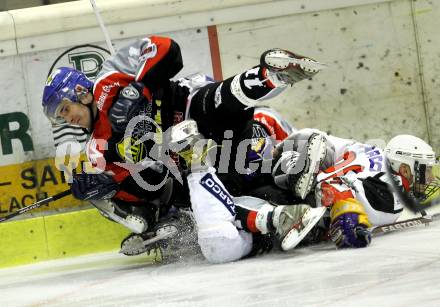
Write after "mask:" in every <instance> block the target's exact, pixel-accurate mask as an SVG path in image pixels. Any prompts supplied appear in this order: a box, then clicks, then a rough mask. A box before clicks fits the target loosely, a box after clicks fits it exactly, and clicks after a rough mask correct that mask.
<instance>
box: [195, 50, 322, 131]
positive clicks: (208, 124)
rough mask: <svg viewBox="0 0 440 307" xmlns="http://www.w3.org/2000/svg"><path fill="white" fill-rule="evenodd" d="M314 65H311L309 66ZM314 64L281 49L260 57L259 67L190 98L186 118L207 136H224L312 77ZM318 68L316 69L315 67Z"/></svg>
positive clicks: (315, 63) (210, 85)
mask: <svg viewBox="0 0 440 307" xmlns="http://www.w3.org/2000/svg"><path fill="white" fill-rule="evenodd" d="M312 63H313V65H315V66H316V67H315V66H313V67H312V66H310V65H312ZM318 64H319V63H317V62H316V61H314V60H312V59H309V58H306V57H302V56H297V55H294V54H293V53H291V52H289V51H285V50H281V49H271V50H268V51H266V52H265V53H263V55H262V56H261V64H260V65H259V66H256V67H254V68H252V69H249V70H247V71H245V72H243V73H241V74H238V75H236V76H233V77H231V78H228V79H226V80H224V81H221V82H216V83H212V84H209V85H207V86H204V87H202V88H200V89H199V90H198V92H197V93H196V94H195V95H194V96H192V98H191V105H190V108H189V117H191V118H192V119H194V120H196V121H197V123H198V125H199V130H200V131H201V132H202V134H203V135H205V136H206V137H212V135H214V136H219V137H220V138H222V137H223V131H224V130H227V129H231V130H238V131H240V129H241V128H242V126H241V125H242V123H244V122H246V121H247V120H250V119H252V117H253V113H254V111H253V107H254V106H255V105H257V104H258V103H259V102H261V101H264V100H267V99H270V98H272V97H274V96H276V95H278V94H279V93H280V92H281V91H283V90H284V89H285V88H286V87H287V86H288V85H293V84H294V83H296V82H299V81H301V80H303V79H306V78H311V77H312V76H313V75H315V74H316V73H317V72H318V71H319V68H321V66H319V65H318ZM318 66H319V68H318Z"/></svg>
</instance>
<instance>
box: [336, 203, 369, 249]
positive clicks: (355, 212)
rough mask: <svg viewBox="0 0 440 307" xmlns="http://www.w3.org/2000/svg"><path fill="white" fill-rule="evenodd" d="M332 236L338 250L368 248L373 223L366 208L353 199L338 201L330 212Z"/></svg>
mask: <svg viewBox="0 0 440 307" xmlns="http://www.w3.org/2000/svg"><path fill="white" fill-rule="evenodd" d="M330 217H331V225H330V236H331V239H332V241H333V242H334V243H335V244H336V246H337V247H338V248H346V247H354V248H359V247H366V246H368V245H369V244H370V242H371V232H370V231H369V230H368V228H369V227H371V223H370V221H369V220H368V216H367V214H366V212H365V209H364V206H363V205H362V204H361V203H360V202H359V201H357V200H355V199H353V198H347V199H344V200H339V201H337V202H336V203H335V204H334V205H333V206H332V209H331V212H330Z"/></svg>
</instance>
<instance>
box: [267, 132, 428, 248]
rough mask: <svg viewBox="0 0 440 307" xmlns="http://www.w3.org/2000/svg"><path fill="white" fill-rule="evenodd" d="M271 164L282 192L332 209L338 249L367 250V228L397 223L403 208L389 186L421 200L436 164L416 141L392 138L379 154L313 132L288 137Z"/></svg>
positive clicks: (372, 148) (425, 146) (332, 229)
mask: <svg viewBox="0 0 440 307" xmlns="http://www.w3.org/2000/svg"><path fill="white" fill-rule="evenodd" d="M275 160H276V164H275V166H274V169H273V172H272V173H273V175H274V179H275V182H276V183H277V184H278V185H279V186H280V187H283V188H285V189H289V190H291V191H293V192H294V193H295V194H296V195H297V196H298V197H301V198H302V199H305V198H309V199H313V201H314V202H316V205H317V206H325V207H329V208H330V219H331V222H330V231H329V234H330V236H331V239H332V240H333V241H334V242H335V243H336V245H337V246H338V247H341V248H342V247H365V246H367V245H369V244H370V242H371V233H370V231H369V228H370V227H372V226H380V225H384V224H388V223H393V222H395V221H396V220H397V219H398V217H399V216H400V214H401V212H402V211H403V205H402V203H401V199H400V197H399V194H398V193H397V192H398V191H396V190H395V189H394V188H393V187H394V186H397V187H400V188H401V189H403V191H405V192H407V193H412V194H413V195H415V196H417V197H420V194H421V193H424V189H425V188H426V187H427V186H429V184H430V183H431V182H432V180H433V176H432V166H433V165H434V164H435V163H436V161H435V153H434V152H433V150H432V148H431V146H429V145H428V144H426V143H425V142H424V141H423V140H421V139H419V138H417V137H414V136H410V135H399V136H396V137H394V138H393V139H392V140H390V142H389V143H388V144H387V146H386V148H385V150H382V149H381V148H378V147H375V146H372V145H368V144H362V143H359V142H356V141H353V140H348V139H342V138H338V137H334V136H331V135H327V134H326V133H324V132H322V131H319V130H314V129H303V130H299V131H298V132H296V133H294V134H292V135H291V136H289V138H287V139H286V140H285V141H284V142H283V143H282V144H280V145H279V146H278V147H277V149H276V152H275ZM387 163H389V165H390V166H391V169H392V171H391V172H389V171H388V170H389V168H388V167H387ZM393 181H394V183H397V184H395V185H393ZM422 187H423V189H422Z"/></svg>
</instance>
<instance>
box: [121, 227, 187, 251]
mask: <svg viewBox="0 0 440 307" xmlns="http://www.w3.org/2000/svg"><path fill="white" fill-rule="evenodd" d="M177 233H178V229H177V226H176V225H173V224H171V223H170V224H168V223H164V224H162V225H158V226H157V227H155V229H154V230H153V231H148V232H144V233H140V234H137V233H132V234H130V235H129V236H128V237H126V238H125V239H124V240H123V241H122V242H121V250H120V251H119V253H121V254H124V255H126V256H135V255H140V254H143V253H148V254H149V253H150V252H151V251H152V250H155V249H156V248H159V247H160V245H159V243H160V242H161V241H165V240H167V239H169V238H172V237H173V236H175V235H176V234H177Z"/></svg>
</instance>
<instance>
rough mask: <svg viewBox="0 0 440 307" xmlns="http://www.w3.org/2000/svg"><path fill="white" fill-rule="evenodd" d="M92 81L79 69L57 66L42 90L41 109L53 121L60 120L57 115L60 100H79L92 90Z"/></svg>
mask: <svg viewBox="0 0 440 307" xmlns="http://www.w3.org/2000/svg"><path fill="white" fill-rule="evenodd" d="M92 88H93V82H92V81H90V80H89V79H88V78H87V77H86V75H85V74H83V73H82V72H81V71H78V70H76V69H73V68H70V67H60V68H57V69H56V70H55V71H54V72H53V73H52V74H50V76H49V77H48V78H47V81H46V85H45V87H44V91H43V109H44V113H45V114H46V116H47V117H48V118H49V119H50V120H51V121H53V122H62V121H63V120H62V118H60V116H59V111H60V106H61V102H62V101H63V100H64V99H68V100H70V101H72V102H80V101H81V96H82V95H85V94H87V93H89V92H92Z"/></svg>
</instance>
